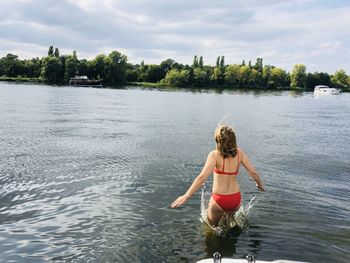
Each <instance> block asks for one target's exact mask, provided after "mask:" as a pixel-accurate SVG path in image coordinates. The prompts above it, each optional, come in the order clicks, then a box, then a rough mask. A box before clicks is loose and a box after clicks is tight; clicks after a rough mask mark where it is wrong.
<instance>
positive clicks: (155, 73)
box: [145, 65, 165, 83]
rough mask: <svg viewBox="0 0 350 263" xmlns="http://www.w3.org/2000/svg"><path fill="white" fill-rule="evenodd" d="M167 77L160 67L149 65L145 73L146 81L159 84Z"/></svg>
mask: <svg viewBox="0 0 350 263" xmlns="http://www.w3.org/2000/svg"><path fill="white" fill-rule="evenodd" d="M164 77H165V72H164V71H163V69H162V67H161V66H160V65H148V67H147V70H146V72H145V81H148V82H153V83H155V82H158V81H160V80H161V79H163V78H164Z"/></svg>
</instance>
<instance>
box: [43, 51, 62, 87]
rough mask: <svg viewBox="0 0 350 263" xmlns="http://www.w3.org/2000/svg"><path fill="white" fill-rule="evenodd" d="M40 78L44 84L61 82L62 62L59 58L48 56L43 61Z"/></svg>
mask: <svg viewBox="0 0 350 263" xmlns="http://www.w3.org/2000/svg"><path fill="white" fill-rule="evenodd" d="M41 78H42V79H43V80H44V81H45V82H46V83H51V84H53V83H60V82H62V62H61V60H60V59H59V58H56V57H54V56H48V57H46V58H44V60H43V68H42V71H41Z"/></svg>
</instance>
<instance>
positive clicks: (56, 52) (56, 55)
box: [54, 47, 60, 58]
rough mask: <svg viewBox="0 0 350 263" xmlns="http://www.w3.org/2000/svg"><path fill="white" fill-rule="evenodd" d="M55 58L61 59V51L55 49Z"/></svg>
mask: <svg viewBox="0 0 350 263" xmlns="http://www.w3.org/2000/svg"><path fill="white" fill-rule="evenodd" d="M54 56H55V57H56V58H59V57H60V51H59V49H58V48H57V47H56V48H55V53H54Z"/></svg>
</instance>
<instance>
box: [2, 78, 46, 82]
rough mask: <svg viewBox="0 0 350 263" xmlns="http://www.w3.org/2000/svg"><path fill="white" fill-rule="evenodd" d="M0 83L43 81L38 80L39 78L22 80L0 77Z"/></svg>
mask: <svg viewBox="0 0 350 263" xmlns="http://www.w3.org/2000/svg"><path fill="white" fill-rule="evenodd" d="M0 81H9V82H31V83H43V81H42V80H40V78H24V77H0Z"/></svg>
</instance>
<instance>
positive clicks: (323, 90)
mask: <svg viewBox="0 0 350 263" xmlns="http://www.w3.org/2000/svg"><path fill="white" fill-rule="evenodd" d="M339 93H340V90H339V89H336V88H330V87H328V86H326V85H317V86H315V88H314V94H315V95H338V94H339Z"/></svg>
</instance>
